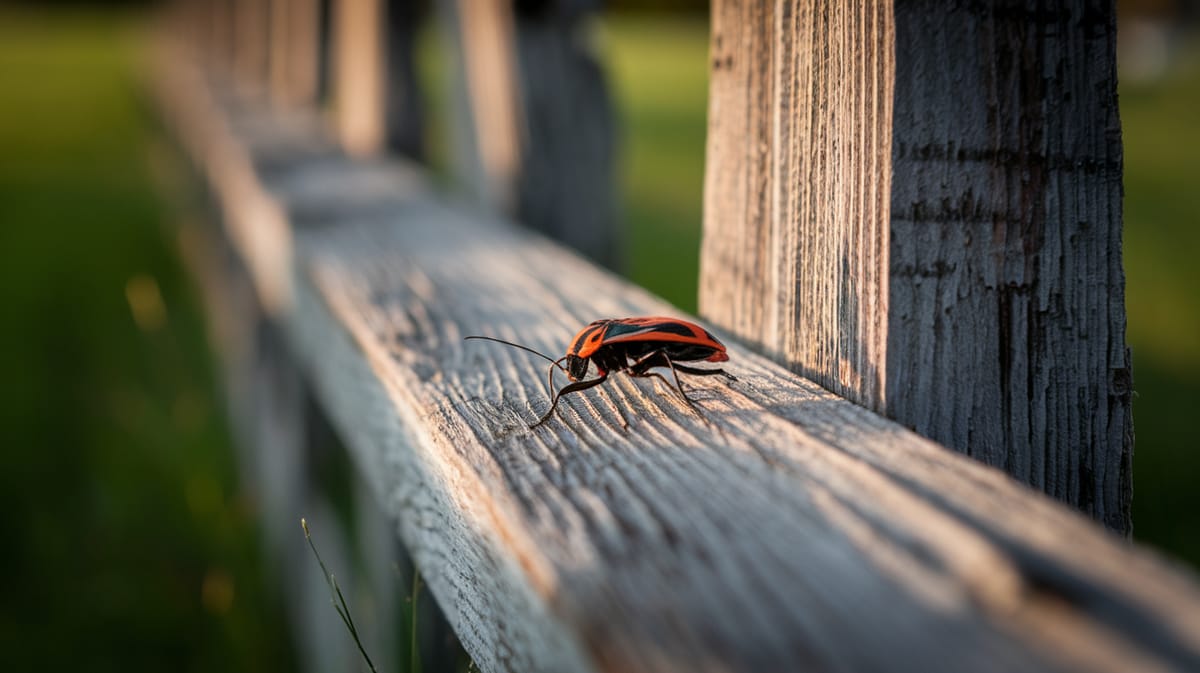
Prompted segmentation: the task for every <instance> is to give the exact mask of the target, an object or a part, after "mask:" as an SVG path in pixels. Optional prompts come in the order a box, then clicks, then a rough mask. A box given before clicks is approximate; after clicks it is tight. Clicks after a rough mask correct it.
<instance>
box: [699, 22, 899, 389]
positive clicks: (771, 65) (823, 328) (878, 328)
mask: <svg viewBox="0 0 1200 673" xmlns="http://www.w3.org/2000/svg"><path fill="white" fill-rule="evenodd" d="M892 51H893V47H892V23H891V7H890V3H888V2H884V1H882V0H880V1H877V2H875V1H873V2H862V3H856V4H853V5H851V4H849V3H840V2H823V1H803V2H781V3H768V2H745V3H742V2H716V3H714V5H713V27H712V42H711V73H712V78H711V84H710V89H709V91H710V97H709V136H708V158H707V176H706V182H705V197H704V198H705V201H704V203H705V212H704V242H703V245H702V248H701V266H700V269H701V277H700V312H701V314H702V315H703V316H705V317H706V318H708V319H710V320H712V321H714V322H716V323H718V324H720V325H722V326H724V327H726V328H728V329H730V330H731V331H733V332H734V333H735V334H737V335H738V336H740V337H742V338H744V339H747V340H748V341H749V342H751V343H754V344H756V345H757V346H759V347H760V348H761V349H762V350H763V351H764V352H766V353H768V354H770V355H772V356H773V357H775V358H776V359H778V360H780V361H781V362H785V363H787V364H788V366H789V367H791V368H792V369H793V370H794V371H796V372H799V373H801V374H803V375H805V376H808V377H809V378H811V379H813V380H814V381H817V382H818V383H820V384H822V385H823V386H825V387H826V388H829V389H830V390H833V391H835V392H837V393H840V394H842V395H846V396H848V397H850V398H851V399H854V400H856V401H859V402H860V403H862V404H863V405H865V406H867V407H870V408H872V409H876V410H882V409H883V408H884V405H885V396H884V374H885V371H884V351H885V348H884V346H885V341H886V332H885V328H886V325H887V320H886V318H887V316H886V308H887V291H888V290H887V280H888V277H887V251H888V198H889V195H890V187H889V178H890V175H889V174H888V171H887V166H888V154H889V153H890V152H891V105H892V101H891V90H890V88H889V86H888V85H889V82H890V78H891V73H892V68H893V63H892Z"/></svg>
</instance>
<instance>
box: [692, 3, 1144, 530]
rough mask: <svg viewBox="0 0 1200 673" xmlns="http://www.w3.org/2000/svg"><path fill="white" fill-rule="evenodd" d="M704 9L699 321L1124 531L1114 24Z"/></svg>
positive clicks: (1074, 11)
mask: <svg viewBox="0 0 1200 673" xmlns="http://www.w3.org/2000/svg"><path fill="white" fill-rule="evenodd" d="M1100 5H1101V7H1100V8H1099V9H1096V8H1095V7H1092V3H1085V2H1083V1H1082V0H1078V1H1075V2H1066V3H1060V4H1058V5H1055V7H1054V8H1052V9H1047V8H1044V7H1043V8H1040V9H1039V6H1036V5H1035V4H1033V3H1024V4H1022V5H1020V6H1018V7H1016V8H1009V9H1004V10H1003V11H1001V10H1000V9H999V8H997V7H996V6H994V5H993V3H990V2H984V3H973V4H968V5H960V6H957V7H955V8H952V9H946V8H945V7H944V6H942V5H940V4H938V3H929V2H896V3H894V6H893V3H891V2H887V1H886V0H878V1H877V2H868V3H860V4H858V5H856V6H854V7H853V8H851V7H850V6H848V5H842V4H841V3H835V2H824V1H820V0H790V1H788V2H783V3H779V4H775V3H766V2H757V3H754V2H752V3H735V2H730V1H728V0H717V1H716V2H715V3H714V5H713V32H712V64H711V65H712V81H711V89H710V114H709V141H708V142H709V144H708V167H707V170H708V174H707V178H706V180H707V182H706V194H705V239H704V244H703V248H702V260H701V270H702V278H701V295H700V307H701V312H702V314H704V315H705V316H706V317H707V318H709V319H710V320H712V321H713V322H715V323H716V324H719V325H721V326H724V327H727V328H729V329H730V330H732V331H734V332H735V333H737V334H739V335H740V336H742V337H743V338H745V339H747V340H749V341H752V342H754V343H757V344H759V345H760V347H761V348H763V349H764V350H765V351H766V352H768V353H770V354H771V355H773V356H774V357H776V358H777V359H779V360H780V361H782V362H784V363H786V364H788V365H789V366H790V367H791V368H792V369H794V370H796V371H798V372H801V373H803V374H805V375H806V376H809V377H811V378H814V379H815V380H817V381H818V382H820V383H822V384H823V385H825V386H826V387H828V388H830V389H832V390H834V391H836V392H838V393H840V394H842V395H845V396H847V397H850V398H851V399H854V400H856V401H858V402H859V403H861V404H864V405H866V406H868V407H871V408H873V409H876V410H880V411H883V412H885V413H887V414H888V415H890V416H892V417H893V418H895V419H897V420H899V421H900V422H902V423H904V424H906V425H909V426H910V427H913V428H914V429H916V430H917V431H918V432H920V433H922V434H924V435H926V436H928V437H931V438H933V439H936V440H938V441H939V442H941V443H943V444H945V445H947V446H949V447H951V448H954V449H956V450H958V451H961V452H964V453H967V454H969V455H972V456H974V457H976V458H978V459H980V460H982V461H984V462H986V463H989V464H991V465H995V466H997V467H1000V468H1002V469H1004V470H1006V471H1007V472H1008V473H1009V474H1010V475H1012V476H1014V477H1016V478H1017V479H1019V480H1021V481H1024V482H1026V483H1028V484H1030V485H1032V486H1034V487H1036V488H1039V489H1041V490H1043V491H1045V492H1046V493H1048V494H1050V495H1052V496H1054V497H1056V498H1058V499H1060V500H1063V501H1065V502H1068V503H1071V504H1073V505H1074V506H1076V507H1078V508H1079V509H1081V510H1083V511H1085V512H1087V513H1089V514H1090V515H1091V516H1092V517H1094V518H1095V519H1097V520H1099V521H1102V522H1103V523H1104V524H1105V525H1106V526H1108V527H1109V528H1111V529H1113V530H1116V531H1120V532H1124V533H1128V532H1129V530H1130V520H1129V498H1130V490H1131V488H1130V468H1131V461H1130V455H1131V451H1132V423H1131V418H1130V373H1129V357H1128V353H1127V350H1126V348H1125V343H1124V329H1125V310H1124V297H1123V294H1124V274H1123V271H1122V267H1121V236H1120V232H1121V140H1120V124H1119V120H1118V117H1117V107H1116V78H1115V50H1114V44H1115V39H1114V38H1115V25H1114V10H1113V7H1112V3H1111V2H1108V3H1100Z"/></svg>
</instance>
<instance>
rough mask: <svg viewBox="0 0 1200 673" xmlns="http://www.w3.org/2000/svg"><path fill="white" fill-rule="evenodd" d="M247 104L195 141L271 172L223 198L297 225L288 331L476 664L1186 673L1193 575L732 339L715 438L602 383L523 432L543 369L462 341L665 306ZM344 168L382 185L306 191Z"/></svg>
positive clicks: (553, 329) (702, 394)
mask: <svg viewBox="0 0 1200 673" xmlns="http://www.w3.org/2000/svg"><path fill="white" fill-rule="evenodd" d="M200 93H201V92H197V91H194V90H186V91H182V90H180V89H179V88H178V87H174V88H171V89H169V94H173V95H187V96H191V97H193V98H194V97H195V96H197V95H200ZM185 102H189V101H180V102H177V104H175V105H171V106H169V109H170V110H172V111H176V112H178V111H179V110H181V109H204V110H208V111H210V112H214V113H218V114H222V115H224V114H226V112H224V111H222V110H221V108H220V107H218V106H217V105H215V104H211V103H210V104H207V105H205V104H202V103H197V102H196V101H194V100H193V101H190V103H192V104H191V105H184V104H183V103H185ZM239 114H240V117H241V118H240V120H235V121H232V122H222V123H211V122H210V123H205V124H202V125H201V126H202V129H208V130H209V131H208V132H211V130H212V129H218V130H219V131H220V132H221V133H225V134H228V136H229V137H227V138H226V139H225V142H226V144H229V145H235V146H240V147H248V148H252V149H251V150H247V153H248V154H249V155H251V156H265V155H269V156H271V157H274V158H273V159H272V160H270V161H261V160H251V161H249V162H248V165H250V166H252V167H261V166H270V170H269V171H259V172H253V173H246V172H243V173H242V174H241V177H242V178H247V179H250V178H252V179H253V183H252V184H249V185H244V186H242V187H240V188H234V187H232V186H230V185H229V184H228V183H217V184H215V185H214V186H215V187H216V188H217V192H218V196H219V197H220V198H222V199H228V200H229V203H228V204H227V206H226V207H227V209H228V210H231V211H236V210H238V209H240V208H242V207H244V206H245V205H248V206H251V207H253V206H254V205H255V203H257V200H258V199H269V200H271V201H273V202H275V203H276V204H277V209H278V211H279V212H283V213H286V214H287V217H288V218H289V222H290V223H291V224H292V228H291V231H292V240H293V241H294V255H293V256H291V257H288V259H289V261H290V262H291V263H292V264H291V266H290V267H288V268H289V269H290V271H289V273H290V275H291V277H292V281H291V282H290V283H281V284H282V285H285V286H288V287H291V288H294V293H293V294H292V297H293V301H292V302H290V303H288V304H286V305H285V310H284V311H283V313H282V315H283V316H284V319H285V321H286V322H287V325H288V333H289V334H290V338H291V340H292V343H293V344H294V346H295V348H296V351H297V352H298V353H299V354H300V356H301V359H302V362H303V365H304V367H305V368H306V369H307V370H308V372H309V376H310V379H311V380H312V381H313V383H314V385H315V387H316V390H317V392H318V395H319V396H320V399H321V400H322V402H323V405H324V406H325V408H326V409H327V410H328V411H329V413H330V415H331V417H332V418H333V420H334V422H335V424H336V426H337V428H338V430H339V432H340V433H341V435H342V436H343V438H344V439H345V440H346V441H347V443H348V445H349V446H350V448H351V449H352V451H353V452H354V455H355V458H356V461H357V463H358V465H359V467H360V469H361V470H362V472H363V474H364V475H365V476H366V477H367V479H368V480H369V482H370V483H371V484H372V488H373V490H374V492H375V493H376V495H377V496H378V497H379V498H380V501H381V502H382V503H383V505H384V507H385V509H386V510H387V511H388V512H389V513H390V514H391V515H392V516H394V517H395V520H396V521H397V522H398V525H399V528H400V532H401V536H402V538H403V539H404V541H405V543H406V545H407V547H408V548H409V550H410V551H411V553H412V554H413V556H414V558H415V560H416V562H417V564H418V566H419V567H420V568H421V570H422V572H423V573H424V575H425V576H426V577H427V579H428V582H429V586H430V588H431V590H432V592H433V594H434V595H435V596H436V597H437V599H438V601H439V603H440V604H441V605H442V607H443V609H444V610H445V612H446V613H447V615H448V617H449V618H450V620H451V621H452V623H453V624H454V626H455V629H456V631H457V633H458V635H459V637H460V638H461V639H462V641H463V642H464V644H465V645H466V647H467V648H468V650H469V651H470V653H471V654H472V656H473V657H474V658H475V660H476V662H477V663H478V664H479V666H480V668H481V670H484V671H505V670H507V671H589V670H597V671H727V670H746V671H778V670H797V669H801V670H803V669H814V670H855V671H862V670H887V671H894V670H914V671H917V670H919V671H939V670H945V671H962V670H972V671H976V670H978V671H993V670H994V671H1022V670H1028V671H1035V670H1036V671H1057V670H1063V671H1066V670H1094V671H1129V670H1139V671H1141V670H1180V671H1185V670H1195V669H1196V668H1197V667H1200V590H1198V589H1197V586H1196V583H1195V581H1194V579H1192V578H1191V577H1188V576H1186V575H1185V574H1183V573H1182V572H1180V571H1178V570H1176V569H1173V568H1171V567H1170V566H1169V565H1168V564H1165V563H1164V562H1162V561H1161V560H1160V559H1157V558H1156V557H1154V556H1153V555H1152V554H1149V553H1147V552H1145V551H1143V550H1139V549H1137V548H1134V547H1131V546H1130V545H1128V544H1126V543H1125V542H1123V541H1122V540H1120V539H1117V538H1115V537H1113V536H1111V535H1109V534H1107V533H1105V532H1103V531H1101V530H1100V529H1098V528H1096V527H1094V526H1093V525H1092V524H1090V523H1089V522H1088V521H1086V520H1085V519H1083V518H1082V517H1080V516H1079V515H1077V514H1075V513H1073V512H1071V511H1068V510H1066V509H1064V508H1063V507H1061V506H1059V505H1057V504H1056V503H1054V502H1052V501H1050V500H1049V499H1047V498H1045V497H1043V496H1040V495H1038V494H1036V493H1033V492H1031V491H1030V490H1028V489H1026V488H1024V487H1022V486H1020V485H1018V484H1016V483H1015V482H1013V481H1012V480H1010V479H1009V478H1008V477H1006V476H1005V475H1003V474H1002V473H1000V472H998V471H996V470H993V469H990V468H988V467H986V466H984V465H981V464H979V463H976V462H974V461H971V460H968V459H966V458H964V457H962V456H960V455H957V454H954V453H952V452H949V451H946V450H944V449H943V448H942V447H940V446H938V445H936V444H934V443H933V442H931V441H928V440H926V439H923V438H921V437H919V436H917V435H915V434H914V433H911V432H909V431H908V430H905V429H904V428H902V427H900V426H898V425H897V424H895V423H893V422H891V421H888V420H886V419H883V418H881V417H880V416H877V415H875V414H872V413H871V412H869V411H867V410H865V409H863V408H862V407H859V406H856V405H853V404H851V403H849V402H847V401H845V400H843V399H841V398H839V397H836V396H835V395H833V394H831V393H829V392H827V391H825V390H824V389H822V388H820V387H819V386H817V385H816V384H814V383H812V382H810V381H807V380H805V379H802V378H798V377H796V376H795V375H793V374H791V373H789V372H788V371H786V370H784V369H783V368H782V367H780V366H778V365H776V364H774V363H772V362H770V361H768V360H766V359H765V358H763V357H760V356H758V355H755V354H754V353H752V352H750V351H749V350H747V349H746V348H744V347H742V346H740V345H739V344H738V343H737V342H735V341H733V340H732V339H731V340H729V345H730V352H731V356H732V361H731V362H730V363H729V364H730V371H731V372H732V373H734V374H735V375H737V376H738V378H739V381H738V382H736V383H732V384H725V383H722V382H719V381H710V380H704V379H698V380H694V381H689V382H688V384H689V387H690V389H691V391H692V394H693V396H694V397H695V399H696V400H697V402H698V404H699V406H701V407H702V408H703V409H704V410H705V413H706V416H707V418H708V419H709V420H708V421H707V422H705V421H703V420H701V419H699V418H698V417H697V416H696V415H694V414H693V413H692V412H691V411H690V410H689V409H688V408H687V406H686V405H684V404H683V403H681V402H680V401H679V400H678V399H677V398H676V397H674V396H673V395H671V394H669V393H668V392H667V391H665V390H664V389H663V388H661V387H660V386H658V385H656V384H654V383H652V382H647V381H634V380H631V379H629V378H627V377H614V379H613V380H612V381H611V382H610V383H609V384H606V385H605V386H603V387H601V388H598V389H595V390H593V391H589V392H587V393H584V394H581V395H578V396H574V397H572V398H568V400H567V401H566V402H565V403H564V404H563V405H561V407H560V411H559V413H558V414H557V415H556V416H555V418H553V419H552V420H551V421H550V422H548V423H547V424H546V425H545V426H543V427H541V428H539V429H537V430H533V431H531V430H529V429H528V428H527V427H526V424H527V423H528V422H529V421H530V420H532V419H534V418H536V417H537V416H538V414H539V413H540V412H541V411H542V410H543V409H544V408H545V406H546V404H547V403H548V400H547V399H546V395H545V391H544V390H542V383H541V381H542V375H543V371H542V369H541V364H542V363H541V361H539V360H536V359H534V358H533V357H532V356H529V355H527V354H525V353H522V352H519V351H513V350H510V349H505V348H502V347H500V346H497V345H494V344H482V343H478V342H464V341H463V340H462V337H463V336H464V335H466V334H472V333H483V334H491V335H494V336H499V337H502V338H508V339H513V340H519V341H521V342H524V343H527V344H529V345H531V346H533V347H535V348H539V349H542V350H545V351H547V352H554V351H558V350H561V349H562V348H563V347H564V343H565V341H566V339H567V338H569V336H570V334H571V333H572V332H573V331H574V330H575V329H576V328H578V327H579V326H580V325H581V324H583V323H585V322H587V321H589V320H591V319H594V318H596V317H602V316H620V315H637V314H652V313H668V314H670V313H673V310H672V309H671V307H669V306H667V305H665V304H664V303H662V302H661V301H659V300H657V299H655V298H654V297H652V296H650V295H648V294H646V293H645V292H643V291H641V290H638V289H637V288H633V287H630V286H629V285H627V284H626V283H624V282H622V281H620V280H618V279H616V278H614V277H613V276H611V275H609V274H607V273H604V272H602V271H599V270H597V269H596V268H594V267H592V266H590V265H588V264H586V263H584V262H582V261H580V259H579V258H578V257H576V256H574V255H572V254H570V253H567V252H565V251H563V250H562V249H560V248H558V247H557V246H555V245H553V244H551V243H548V242H546V241H545V240H543V239H541V238H539V237H537V236H536V235H533V234H530V233H526V232H522V231H519V230H516V229H513V228H510V227H508V226H506V225H504V224H503V223H501V222H497V221H486V220H481V219H480V217H479V216H478V215H473V214H471V213H468V212H466V211H461V210H456V209H453V208H449V207H447V206H445V205H443V204H440V203H438V202H437V201H436V200H434V199H432V198H431V197H430V196H428V194H426V193H422V192H421V191H416V190H413V189H412V186H411V184H410V183H407V182H405V181H403V180H401V179H399V178H398V177H397V176H398V175H402V174H404V173H405V171H402V170H397V169H395V168H390V167H389V166H388V165H387V164H384V163H382V162H379V163H376V164H370V165H362V164H356V163H353V162H349V161H347V160H346V159H344V158H341V157H338V156H333V155H322V154H319V153H313V152H310V151H307V150H305V151H301V150H289V149H288V146H289V143H290V144H293V145H295V146H298V147H301V148H305V147H309V146H310V145H311V138H310V137H309V136H308V135H304V136H299V135H298V136H297V137H295V138H293V139H291V140H289V138H288V134H287V133H284V132H282V131H281V130H280V129H279V128H278V127H275V126H272V125H269V124H266V123H262V122H255V121H253V115H252V114H251V113H248V112H242V113H239ZM193 121H194V120H193ZM264 128H274V129H275V130H276V133H275V135H274V136H272V138H271V140H270V142H265V141H263V140H262V139H261V138H256V139H251V138H246V137H237V136H236V135H234V134H236V133H239V132H241V133H245V132H248V131H254V130H255V129H258V130H260V131H261V129H264ZM193 131H194V130H193V129H191V128H189V126H188V124H186V123H185V124H183V125H182V126H181V127H180V132H182V133H184V134H188V133H190V132H193ZM189 146H190V147H192V148H193V149H195V148H196V145H195V144H194V143H193V144H190V145H189ZM350 167H354V170H356V171H358V172H357V174H356V175H357V178H358V179H359V180H361V181H363V182H364V183H368V184H378V185H385V184H387V183H388V181H389V180H391V181H393V182H394V184H395V185H396V189H395V190H386V189H381V190H378V191H376V190H374V189H364V190H362V191H360V192H359V193H358V194H357V195H355V196H353V197H349V198H344V199H343V200H342V201H341V202H339V203H338V204H335V205H333V206H331V205H329V204H326V203H323V202H322V200H321V199H314V198H313V197H312V196H311V194H312V192H313V191H315V190H318V189H324V191H325V193H326V194H337V193H339V191H340V190H339V189H331V188H328V187H325V188H319V187H318V186H319V185H345V184H347V183H348V181H347V179H346V178H345V177H344V176H345V175H346V174H347V173H348V172H349V168H350ZM372 175H374V176H375V178H374V180H372V179H370V177H369V176H372ZM210 179H211V176H210ZM254 190H260V192H261V193H259V194H257V196H255V199H252V200H251V201H250V202H249V203H248V204H241V203H239V201H238V199H240V198H244V197H245V196H246V194H248V193H250V192H253V191H254ZM249 220H250V218H247V217H243V218H241V219H240V220H235V221H239V222H246V221H249ZM234 238H235V240H236V238H237V236H236V235H235V236H234ZM240 250H241V251H242V252H243V254H248V255H254V254H264V251H263V250H262V249H261V248H255V247H244V248H240ZM250 266H251V268H254V267H255V266H256V264H254V263H251V264H250ZM258 266H261V265H258ZM256 278H257V276H256ZM330 637H333V636H332V635H330Z"/></svg>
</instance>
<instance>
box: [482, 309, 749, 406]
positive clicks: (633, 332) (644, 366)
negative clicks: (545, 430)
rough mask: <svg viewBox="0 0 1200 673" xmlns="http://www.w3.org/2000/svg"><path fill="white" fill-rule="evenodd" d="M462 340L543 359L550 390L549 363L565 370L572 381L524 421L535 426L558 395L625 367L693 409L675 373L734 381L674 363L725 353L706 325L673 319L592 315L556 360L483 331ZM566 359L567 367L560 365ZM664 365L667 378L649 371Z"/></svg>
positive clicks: (720, 357) (715, 357)
mask: <svg viewBox="0 0 1200 673" xmlns="http://www.w3.org/2000/svg"><path fill="white" fill-rule="evenodd" d="M466 338H467V339H483V340H486V341H495V342H496V343H501V344H504V345H506V346H512V347H514V348H520V349H521V350H523V351H528V352H530V353H533V354H534V355H537V356H538V357H540V358H542V359H544V360H546V361H548V362H549V363H550V368H549V369H548V370H547V376H546V381H547V387H549V389H550V390H554V370H555V368H557V369H559V370H560V371H562V372H563V373H564V374H566V375H567V378H568V379H570V380H571V381H572V383H569V384H567V385H566V386H564V387H563V388H562V389H561V390H559V391H558V392H557V393H555V394H554V399H553V400H552V401H551V403H550V410H549V411H547V412H546V414H545V415H544V416H542V417H541V418H540V419H538V421H537V422H536V423H534V424H533V425H531V426H529V427H530V428H536V427H537V426H539V425H541V424H542V423H545V422H546V421H547V420H548V419H549V418H550V416H551V414H553V413H554V410H555V409H556V408H557V407H558V401H559V400H560V399H562V396H563V395H570V394H571V393H577V392H579V391H581V390H587V389H588V388H592V387H594V386H598V385H600V384H601V383H604V382H605V381H607V380H608V375H609V374H610V373H612V372H625V373H626V374H628V375H630V376H637V377H648V376H656V377H658V378H660V379H662V380H663V381H665V382H666V383H667V384H668V385H673V386H674V388H675V390H677V391H679V395H680V396H681V397H683V400H684V401H685V402H687V404H688V406H689V407H691V408H692V410H693V411H695V412H696V413H697V414H699V413H700V410H699V409H697V408H696V405H695V404H693V403H692V400H691V399H690V398H689V397H688V396H687V393H685V392H683V386H681V385H680V384H679V372H683V373H684V374H692V375H693V376H713V375H715V374H720V375H722V376H724V377H725V378H727V379H729V380H730V381H736V380H737V379H736V378H734V376H733V375H732V374H729V373H728V372H726V371H725V370H723V369H698V368H696V367H689V366H687V365H682V364H679V363H680V362H696V361H704V362H725V361H726V360H728V359H729V356H728V355H727V354H726V353H725V345H724V344H722V343H721V342H720V341H718V340H717V338H716V337H715V336H713V335H712V334H710V333H709V332H708V330H706V329H704V328H703V327H700V326H699V325H696V324H694V323H690V322H688V321H686V320H680V319H678V318H610V319H605V320H596V321H594V322H592V323H591V324H589V325H588V326H587V327H584V328H583V329H582V330H580V331H579V333H578V334H576V335H575V338H574V339H572V340H571V346H570V347H569V348H568V349H567V354H566V355H564V356H562V357H561V358H559V359H557V360H553V359H551V358H550V357H549V356H547V355H545V354H543V353H539V352H538V351H535V350H533V349H532V348H529V347H528V346H522V345H521V344H516V343H512V342H511V341H504V340H503V339H496V338H493V337H488V336H477V335H472V336H468V337H466ZM563 360H566V362H567V366H566V367H563V366H562V364H561V363H562V361H563ZM589 364H594V365H596V373H597V377H596V378H594V379H590V380H587V381H585V380H583V379H584V376H586V375H587V371H588V365H589ZM658 368H666V369H667V370H668V371H670V372H671V379H670V380H668V379H667V378H666V377H665V376H663V375H662V374H660V373H658V372H657V371H654V370H655V369H658Z"/></svg>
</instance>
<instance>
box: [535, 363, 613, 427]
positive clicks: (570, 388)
mask: <svg viewBox="0 0 1200 673" xmlns="http://www.w3.org/2000/svg"><path fill="white" fill-rule="evenodd" d="M606 380H608V374H607V373H605V374H603V375H601V376H600V378H596V379H592V380H591V381H576V382H575V383H571V384H569V385H566V386H563V389H562V390H560V391H558V392H557V393H555V394H554V401H552V402H551V403H550V410H549V411H547V412H546V415H545V416H542V417H541V418H539V419H538V422H537V423H534V424H533V425H531V426H529V429H531V430H532V429H533V428H536V427H537V426H539V425H541V424H542V423H545V422H546V421H547V420H548V419H549V418H550V415H551V414H553V413H554V410H555V409H556V408H557V407H558V401H559V400H560V399H562V396H563V395H570V394H571V393H577V392H579V391H581V390H587V389H588V388H591V387H592V386H598V385H600V384H601V383H604V382H605V381H606Z"/></svg>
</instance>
